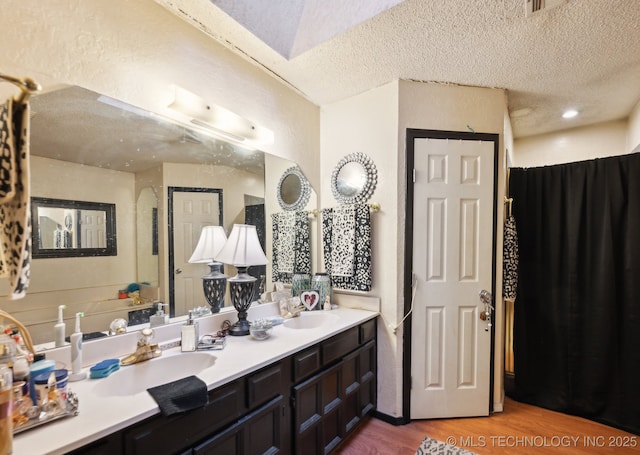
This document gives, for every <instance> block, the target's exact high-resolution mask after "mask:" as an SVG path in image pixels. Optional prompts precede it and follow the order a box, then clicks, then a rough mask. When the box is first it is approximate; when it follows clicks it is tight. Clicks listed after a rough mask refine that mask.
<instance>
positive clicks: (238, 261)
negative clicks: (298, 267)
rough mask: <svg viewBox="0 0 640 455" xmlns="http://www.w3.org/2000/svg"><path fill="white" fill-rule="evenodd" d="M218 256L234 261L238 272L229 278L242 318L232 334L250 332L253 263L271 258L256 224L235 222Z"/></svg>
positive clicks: (254, 282)
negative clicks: (264, 247)
mask: <svg viewBox="0 0 640 455" xmlns="http://www.w3.org/2000/svg"><path fill="white" fill-rule="evenodd" d="M216 259H217V260H218V261H220V262H224V263H225V264H232V265H234V266H235V267H236V268H237V269H238V274H237V275H236V276H234V277H233V278H229V280H228V281H229V293H230V294H231V301H232V303H233V307H234V308H235V309H236V310H237V311H238V322H236V323H235V324H234V325H232V326H231V327H230V328H229V334H230V335H249V321H247V310H248V309H249V307H250V306H251V303H252V302H251V299H252V298H253V295H254V291H255V287H256V282H257V279H256V278H255V277H253V276H251V275H249V273H248V269H249V267H250V266H252V265H266V264H267V263H268V262H269V261H268V260H267V257H266V256H265V254H264V251H263V250H262V246H260V240H259V239H258V233H257V231H256V227H255V226H253V225H250V224H234V225H233V229H232V230H231V234H229V238H228V239H227V242H226V243H225V244H224V246H223V247H222V250H220V252H219V253H218V255H217V256H216Z"/></svg>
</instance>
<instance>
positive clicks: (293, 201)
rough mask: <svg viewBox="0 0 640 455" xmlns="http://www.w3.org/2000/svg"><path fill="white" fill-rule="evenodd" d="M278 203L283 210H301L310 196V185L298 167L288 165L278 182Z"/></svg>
mask: <svg viewBox="0 0 640 455" xmlns="http://www.w3.org/2000/svg"><path fill="white" fill-rule="evenodd" d="M277 196H278V203H279V204H280V207H282V208H283V210H302V209H304V208H305V207H306V206H307V202H309V197H310V196H311V185H309V181H308V180H307V178H306V177H305V176H304V174H303V173H302V171H300V168H298V167H295V166H294V167H290V168H289V169H287V170H286V171H284V172H283V174H282V176H281V177H280V181H279V182H278V191H277Z"/></svg>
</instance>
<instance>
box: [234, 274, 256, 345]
mask: <svg viewBox="0 0 640 455" xmlns="http://www.w3.org/2000/svg"><path fill="white" fill-rule="evenodd" d="M247 268H248V267H238V274H237V275H236V276H234V277H233V278H229V293H230V294H231V302H232V303H233V307H234V308H235V309H236V311H238V322H236V323H235V324H233V325H232V326H231V327H229V335H234V336H242V335H249V321H247V310H248V309H249V307H250V306H251V303H252V302H251V299H252V298H253V291H254V289H255V286H256V282H257V280H256V278H255V277H252V276H251V275H249V274H248V273H247Z"/></svg>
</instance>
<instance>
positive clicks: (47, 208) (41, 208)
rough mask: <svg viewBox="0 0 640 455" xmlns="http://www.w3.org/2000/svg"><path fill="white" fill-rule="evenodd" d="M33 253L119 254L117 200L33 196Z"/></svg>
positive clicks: (53, 255) (47, 255)
mask: <svg viewBox="0 0 640 455" xmlns="http://www.w3.org/2000/svg"><path fill="white" fill-rule="evenodd" d="M31 222H32V225H33V229H32V245H33V247H32V248H33V249H32V254H31V255H32V257H33V258H34V259H38V258H62V257H84V256H115V255H117V253H118V250H117V241H116V234H115V233H116V207H115V204H106V203H100V202H85V201H72V200H64V199H48V198H41V197H33V198H31Z"/></svg>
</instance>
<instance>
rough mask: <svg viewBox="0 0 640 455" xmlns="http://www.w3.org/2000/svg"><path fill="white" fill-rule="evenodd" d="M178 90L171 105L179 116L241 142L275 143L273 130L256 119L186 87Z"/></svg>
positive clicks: (183, 119)
mask: <svg viewBox="0 0 640 455" xmlns="http://www.w3.org/2000/svg"><path fill="white" fill-rule="evenodd" d="M174 90H175V93H174V98H173V101H172V102H171V103H170V104H169V106H168V107H169V109H170V110H171V111H172V113H173V114H174V115H175V116H177V117H178V118H176V120H179V121H181V122H183V123H189V124H191V125H195V126H197V127H199V128H202V129H203V130H204V131H205V132H209V133H210V134H213V135H214V136H219V137H221V138H222V139H227V140H231V141H235V142H238V143H241V144H244V143H246V142H250V143H253V144H256V145H265V144H272V143H273V140H274V136H273V131H271V130H269V129H267V128H264V127H262V126H260V125H257V124H255V123H252V122H250V121H249V120H247V119H245V118H243V117H240V116H239V115H237V114H235V113H233V112H231V111H230V110H228V109H225V108H223V107H221V106H217V105H215V104H213V103H209V102H208V101H207V100H205V99H204V98H201V97H200V96H198V95H196V94H195V93H191V92H190V91H188V90H186V89H184V88H182V87H178V86H175V87H174Z"/></svg>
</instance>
